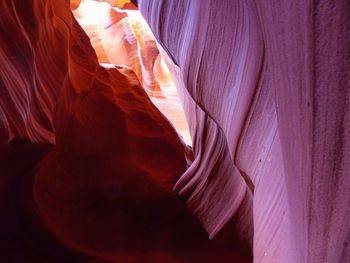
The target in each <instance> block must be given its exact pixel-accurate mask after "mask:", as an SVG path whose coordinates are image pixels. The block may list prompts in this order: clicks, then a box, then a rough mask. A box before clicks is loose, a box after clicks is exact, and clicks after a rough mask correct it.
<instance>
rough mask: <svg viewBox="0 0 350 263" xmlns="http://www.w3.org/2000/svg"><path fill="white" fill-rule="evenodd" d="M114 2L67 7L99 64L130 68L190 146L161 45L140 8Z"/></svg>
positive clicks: (74, 3) (73, 3)
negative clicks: (88, 42) (89, 43)
mask: <svg viewBox="0 0 350 263" xmlns="http://www.w3.org/2000/svg"><path fill="white" fill-rule="evenodd" d="M117 2H118V1H114V2H113V1H111V3H115V6H112V5H111V4H110V3H108V1H94V0H81V1H71V7H72V9H73V10H72V11H73V14H74V16H75V18H76V19H77V21H78V22H79V24H80V26H81V27H82V28H83V29H84V31H85V32H86V34H87V35H88V36H89V38H90V41H91V44H92V47H93V48H94V50H95V52H96V55H97V58H98V61H99V63H100V65H101V66H103V67H106V68H111V67H114V66H115V65H120V66H126V67H129V68H131V69H132V70H133V71H134V72H135V74H136V76H137V78H138V80H139V81H140V83H141V85H142V87H143V88H144V90H145V91H146V93H147V95H148V96H149V98H150V99H151V101H152V102H153V103H154V104H155V106H156V107H157V108H158V109H159V110H160V111H161V112H162V113H163V114H164V115H165V116H166V117H167V118H168V120H169V121H170V122H171V123H172V125H173V126H174V127H175V129H176V130H177V132H178V133H179V135H180V136H181V137H182V138H183V140H184V142H185V143H186V144H187V145H190V146H191V145H192V141H191V137H190V133H189V129H188V124H187V121H186V116H185V113H184V110H183V107H182V104H181V101H180V98H179V95H178V92H177V90H176V87H175V84H174V82H173V80H172V78H171V75H170V73H169V70H168V68H167V65H166V64H165V62H164V59H163V58H162V55H161V53H160V51H159V49H161V46H160V45H159V44H158V43H157V40H156V38H155V37H154V35H153V33H152V32H151V30H150V28H149V26H148V25H147V23H146V21H145V20H144V19H143V17H142V15H141V13H140V11H138V10H136V7H134V8H135V10H131V9H119V8H118V6H117ZM120 2H122V4H120ZM124 2H128V1H124ZM118 3H119V6H120V7H122V6H123V5H124V3H123V1H119V2H118ZM130 6H132V4H130ZM163 55H166V53H165V52H163Z"/></svg>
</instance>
